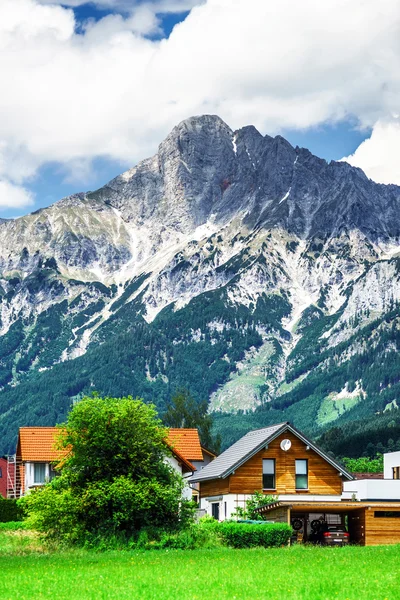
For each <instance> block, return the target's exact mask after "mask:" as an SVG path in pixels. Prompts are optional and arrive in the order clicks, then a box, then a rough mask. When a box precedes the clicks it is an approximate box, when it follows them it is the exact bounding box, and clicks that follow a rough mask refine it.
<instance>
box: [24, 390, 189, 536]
mask: <svg viewBox="0 0 400 600" xmlns="http://www.w3.org/2000/svg"><path fill="white" fill-rule="evenodd" d="M166 435H167V430H166V429H165V428H164V427H162V424H161V421H160V420H159V419H158V418H157V413H156V411H155V408H154V406H153V405H147V404H144V403H143V401H142V400H141V399H138V398H136V399H133V398H132V397H130V396H129V397H127V398H99V397H92V398H87V397H86V398H83V399H82V400H81V401H80V402H79V403H77V404H76V405H75V406H74V407H73V409H72V410H71V412H70V414H69V416H68V420H67V423H66V424H65V425H63V426H61V427H60V435H59V439H58V448H59V450H60V452H61V453H63V454H64V455H65V453H66V452H67V454H66V457H65V458H64V459H62V460H61V462H60V463H59V464H58V468H61V475H60V477H57V478H55V479H54V480H53V481H52V482H51V483H49V484H47V485H46V486H44V488H42V489H39V490H36V491H34V492H33V493H31V494H29V495H28V496H27V497H26V498H25V499H24V503H25V505H26V509H27V511H28V514H29V518H30V521H31V524H32V525H33V526H34V527H36V528H37V529H39V531H42V532H45V533H46V534H47V536H49V537H55V538H63V539H66V540H69V541H82V540H86V539H88V536H89V537H90V536H98V535H102V536H104V535H105V536H109V535H113V534H123V535H125V536H131V535H134V534H135V532H137V531H138V530H140V529H142V528H143V527H148V526H151V527H155V528H157V527H159V528H161V527H162V528H164V529H168V528H169V529H174V528H176V527H178V526H179V524H180V523H182V520H181V519H180V515H181V514H182V508H184V504H185V503H182V478H181V477H180V476H179V475H178V474H177V473H176V471H174V470H173V469H172V467H170V466H169V464H167V462H166V461H165V456H166V454H167V453H168V448H167V446H166V442H165V439H166Z"/></svg>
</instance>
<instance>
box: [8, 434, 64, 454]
mask: <svg viewBox="0 0 400 600" xmlns="http://www.w3.org/2000/svg"><path fill="white" fill-rule="evenodd" d="M59 433H60V430H59V429H58V428H57V427H20V429H19V439H18V447H17V458H20V459H21V460H23V461H28V462H31V461H32V462H35V461H37V462H52V461H56V460H57V459H59V458H61V457H62V456H64V455H65V451H64V452H61V453H60V452H57V450H55V448H54V445H55V441H56V437H57V436H58V435H59Z"/></svg>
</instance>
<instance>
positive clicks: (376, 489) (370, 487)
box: [342, 452, 400, 502]
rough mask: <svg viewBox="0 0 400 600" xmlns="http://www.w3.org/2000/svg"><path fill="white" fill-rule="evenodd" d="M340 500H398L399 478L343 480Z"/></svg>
mask: <svg viewBox="0 0 400 600" xmlns="http://www.w3.org/2000/svg"><path fill="white" fill-rule="evenodd" d="M395 454H397V452H396V453H395ZM342 500H360V501H361V500H383V501H390V500H391V501H393V502H394V501H395V500H396V501H399V500H400V479H357V480H355V481H345V482H344V483H343V494H342Z"/></svg>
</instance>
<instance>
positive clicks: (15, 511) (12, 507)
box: [0, 496, 24, 523]
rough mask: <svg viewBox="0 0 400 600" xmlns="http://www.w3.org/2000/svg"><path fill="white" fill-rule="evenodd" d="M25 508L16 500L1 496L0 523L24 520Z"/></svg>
mask: <svg viewBox="0 0 400 600" xmlns="http://www.w3.org/2000/svg"><path fill="white" fill-rule="evenodd" d="M23 514H24V513H23V509H22V508H21V506H18V504H17V501H16V500H12V499H9V498H7V499H6V498H3V497H2V496H0V523H7V522H8V521H22V519H23Z"/></svg>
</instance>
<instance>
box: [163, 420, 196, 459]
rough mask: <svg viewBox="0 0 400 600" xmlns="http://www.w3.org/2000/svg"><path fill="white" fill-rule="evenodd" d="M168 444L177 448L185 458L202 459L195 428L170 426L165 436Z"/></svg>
mask: <svg viewBox="0 0 400 600" xmlns="http://www.w3.org/2000/svg"><path fill="white" fill-rule="evenodd" d="M167 441H168V445H169V446H171V448H173V449H174V450H177V451H178V452H179V453H180V454H181V455H182V456H183V457H184V458H186V460H189V461H191V460H203V452H202V450H201V446H200V438H199V432H198V431H197V429H177V428H171V429H170V430H169V432H168V437H167Z"/></svg>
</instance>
